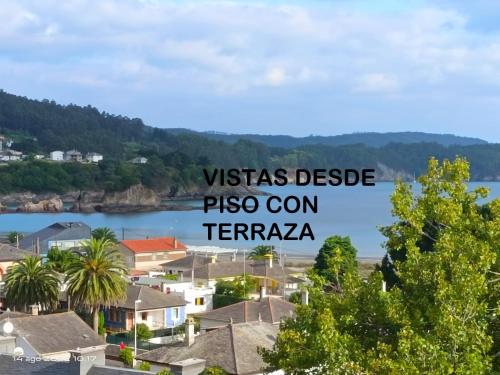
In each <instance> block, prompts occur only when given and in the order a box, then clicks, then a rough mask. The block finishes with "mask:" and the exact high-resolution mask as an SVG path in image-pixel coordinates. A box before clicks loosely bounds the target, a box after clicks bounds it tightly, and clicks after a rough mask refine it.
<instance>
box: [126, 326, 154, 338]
mask: <svg viewBox="0 0 500 375" xmlns="http://www.w3.org/2000/svg"><path fill="white" fill-rule="evenodd" d="M128 336H129V339H130V340H133V339H134V327H132V329H131V330H130V331H129V333H128ZM152 337H153V332H151V331H150V329H149V327H148V326H147V325H146V324H144V323H139V324H137V340H142V341H147V340H149V339H150V338H152Z"/></svg>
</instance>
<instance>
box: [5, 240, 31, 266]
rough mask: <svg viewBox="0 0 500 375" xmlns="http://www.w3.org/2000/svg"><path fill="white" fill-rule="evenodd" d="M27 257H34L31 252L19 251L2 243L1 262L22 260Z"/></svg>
mask: <svg viewBox="0 0 500 375" xmlns="http://www.w3.org/2000/svg"><path fill="white" fill-rule="evenodd" d="M27 255H33V253H32V252H31V251H26V250H21V249H18V248H16V247H14V246H12V245H8V244H4V243H0V262H4V261H9V260H20V259H23V258H24V257H25V256H27Z"/></svg>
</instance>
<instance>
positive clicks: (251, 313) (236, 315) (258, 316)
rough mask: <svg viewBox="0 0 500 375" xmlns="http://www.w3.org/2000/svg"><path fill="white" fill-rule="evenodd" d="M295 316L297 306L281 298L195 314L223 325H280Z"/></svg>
mask: <svg viewBox="0 0 500 375" xmlns="http://www.w3.org/2000/svg"><path fill="white" fill-rule="evenodd" d="M294 314H295V305H294V304H293V303H291V302H288V301H285V300H284V299H283V298H280V297H266V298H263V299H262V300H261V301H243V302H239V303H235V304H233V305H228V306H225V307H221V308H219V309H215V310H212V311H208V312H204V313H200V314H195V316H196V317H198V318H203V319H210V320H216V321H220V322H221V323H223V324H227V323H230V322H231V321H232V322H233V323H245V322H257V321H259V320H262V321H263V322H267V323H272V324H275V323H279V322H280V321H281V320H282V319H283V318H289V317H291V316H293V315H294Z"/></svg>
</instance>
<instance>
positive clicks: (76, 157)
mask: <svg viewBox="0 0 500 375" xmlns="http://www.w3.org/2000/svg"><path fill="white" fill-rule="evenodd" d="M64 160H66V161H78V162H80V161H82V153H81V152H80V151H77V150H69V151H66V152H65V153H64Z"/></svg>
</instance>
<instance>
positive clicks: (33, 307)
mask: <svg viewBox="0 0 500 375" xmlns="http://www.w3.org/2000/svg"><path fill="white" fill-rule="evenodd" d="M30 310H31V315H34V316H36V315H38V312H39V310H40V306H38V305H30Z"/></svg>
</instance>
